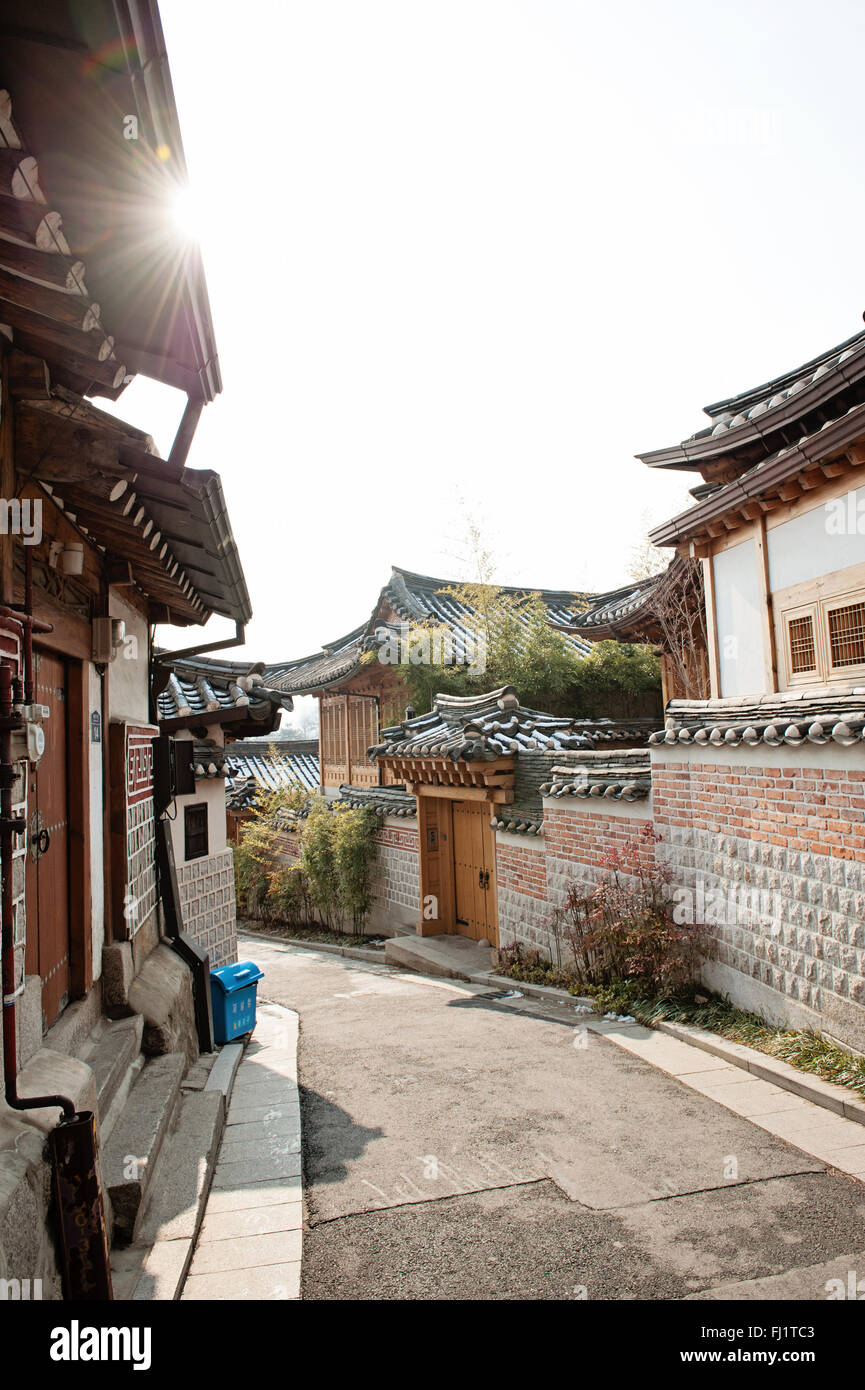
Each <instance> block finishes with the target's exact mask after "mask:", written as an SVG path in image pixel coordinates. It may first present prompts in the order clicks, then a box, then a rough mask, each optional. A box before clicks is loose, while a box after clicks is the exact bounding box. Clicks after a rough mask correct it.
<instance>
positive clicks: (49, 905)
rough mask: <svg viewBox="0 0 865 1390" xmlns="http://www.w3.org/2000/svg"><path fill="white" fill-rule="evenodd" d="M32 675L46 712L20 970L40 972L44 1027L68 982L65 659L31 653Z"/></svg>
mask: <svg viewBox="0 0 865 1390" xmlns="http://www.w3.org/2000/svg"><path fill="white" fill-rule="evenodd" d="M34 676H35V687H36V689H35V699H36V703H37V704H40V705H46V706H47V707H48V710H49V715H48V718H47V719H46V721H45V752H44V754H43V755H42V759H41V761H40V763H39V767H38V768H37V769H36V771H35V772H34V771H33V770H32V769H31V772H30V788H29V795H28V799H27V817H28V819H27V883H26V894H27V896H26V909H25V911H26V926H27V948H26V953H25V969H26V971H27V974H29V975H39V976H40V977H41V980H42V1015H43V1027H45V1028H50V1027H51V1024H52V1023H54V1021H55V1019H56V1018H57V1016H58V1014H59V1013H60V1012H61V1010H62V1009H63V1008H64V1007H65V1005H66V1003H67V1002H68V999H69V983H70V971H69V954H70V937H69V798H68V786H67V761H66V747H67V685H68V682H67V670H66V663H65V662H64V661H63V659H62V658H61V657H57V656H54V655H53V654H51V653H49V652H36V653H35V654H34Z"/></svg>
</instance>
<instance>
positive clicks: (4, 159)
mask: <svg viewBox="0 0 865 1390" xmlns="http://www.w3.org/2000/svg"><path fill="white" fill-rule="evenodd" d="M184 181H185V170H184V160H183V147H182V142H181V139H180V132H179V129H178V123H177V113H176V110H175V107H174V101H173V96H172V91H171V79H170V74H169V72H168V67H167V62H166V58H165V47H164V40H163V38H162V32H161V27H160V22H159V15H158V11H157V9H156V5H155V4H154V3H152V2H151V0H144V3H142V4H137V5H135V6H131V5H126V4H125V3H114V0H88V4H87V5H86V6H81V5H76V4H73V3H72V2H71V0H68V3H67V0H53V2H52V3H47V0H46V2H45V3H42V0H33V2H32V3H31V4H30V5H28V6H27V7H26V15H25V13H24V9H23V8H22V6H21V5H20V4H11V3H7V2H6V0H0V862H2V881H3V893H2V957H3V994H4V1010H3V1014H4V1041H3V1062H4V1083H5V1084H4V1094H3V1098H2V1099H0V1278H2V1279H5V1280H9V1281H11V1282H10V1283H8V1284H6V1285H4V1287H6V1288H7V1289H17V1290H18V1291H19V1292H20V1291H21V1289H22V1287H27V1288H36V1287H37V1285H36V1284H35V1283H34V1281H40V1283H39V1285H38V1287H39V1294H38V1295H36V1296H41V1297H43V1298H52V1297H57V1296H59V1295H60V1292H61V1277H60V1276H61V1272H63V1271H65V1273H64V1279H65V1291H66V1293H67V1295H69V1296H72V1295H74V1296H76V1297H93V1296H103V1297H104V1296H106V1295H107V1292H108V1284H107V1279H108V1275H107V1270H106V1269H105V1268H104V1261H103V1262H102V1263H101V1264H100V1260H99V1258H98V1252H99V1250H100V1248H104V1237H105V1233H103V1235H102V1236H100V1234H99V1233H98V1232H97V1231H95V1230H91V1229H88V1231H87V1233H86V1234H87V1239H88V1240H89V1241H90V1246H89V1248H90V1252H91V1256H92V1259H90V1261H89V1264H87V1265H86V1266H85V1264H84V1263H83V1262H82V1261H81V1260H80V1259H79V1260H78V1261H77V1263H76V1262H75V1260H74V1259H72V1258H71V1256H70V1248H72V1254H73V1255H74V1247H75V1242H76V1240H78V1239H79V1236H77V1235H76V1232H75V1228H74V1223H72V1224H71V1225H70V1224H69V1222H68V1221H67V1219H66V1216H67V1214H68V1213H66V1212H65V1210H64V1209H62V1208H61V1209H59V1210H58V1209H57V1208H55V1207H54V1206H53V1200H52V1197H51V1187H50V1177H51V1168H50V1165H49V1164H48V1163H47V1162H46V1160H45V1139H46V1136H48V1138H49V1142H50V1144H51V1146H52V1149H54V1146H55V1142H59V1141H58V1136H59V1135H62V1134H65V1133H66V1132H67V1131H66V1129H65V1126H66V1123H67V1121H70V1120H71V1118H73V1117H82V1116H88V1115H92V1116H93V1117H94V1118H93V1121H92V1122H90V1121H88V1122H87V1124H90V1123H92V1125H93V1131H92V1132H93V1133H95V1135H96V1136H97V1137H98V1139H99V1142H100V1145H101V1156H102V1157H101V1173H102V1177H103V1179H104V1192H105V1193H107V1197H108V1199H110V1200H106V1201H105V1203H104V1206H103V1208H101V1209H104V1210H105V1212H106V1219H107V1236H108V1238H112V1237H113V1238H115V1239H116V1240H118V1241H129V1240H133V1239H134V1238H135V1233H136V1231H137V1229H138V1227H139V1224H140V1219H141V1216H142V1213H144V1212H145V1210H146V1206H147V1200H148V1193H149V1192H150V1191H151V1186H150V1185H151V1183H152V1182H153V1179H154V1174H155V1173H156V1172H157V1171H158V1165H157V1159H158V1158H159V1157H160V1153H161V1150H162V1144H163V1140H164V1138H165V1135H166V1134H167V1132H168V1131H169V1129H170V1128H171V1127H172V1126H176V1125H179V1126H183V1125H184V1124H185V1123H186V1122H187V1120H186V1119H185V1118H184V1117H185V1116H186V1114H187V1112H186V1111H185V1110H184V1108H183V1107H184V1105H185V1101H184V1100H183V1097H182V1093H181V1086H182V1083H183V1078H184V1075H185V1073H186V1071H187V1069H188V1067H189V1066H190V1064H191V1063H193V1062H194V1060H195V1058H196V1057H197V1055H198V1052H199V1048H200V1047H209V1046H210V1045H211V1043H210V1036H211V1035H210V1023H209V1017H208V1009H207V998H208V996H209V990H208V976H207V970H208V957H207V952H206V950H202V948H201V947H200V946H199V945H197V944H196V941H195V940H194V939H193V938H192V937H191V936H190V935H189V934H188V933H187V932H186V931H185V930H184V927H185V926H190V927H191V928H192V930H193V931H194V932H196V933H197V934H198V936H199V939H200V940H203V941H205V942H207V940H208V927H207V923H206V922H205V923H204V924H203V925H202V924H201V923H200V922H198V923H197V922H196V919H195V905H194V903H193V902H192V900H191V897H190V898H189V899H188V900H187V902H186V904H185V906H184V908H183V910H182V911H181V909H180V907H179V906H178V896H179V894H178V886H177V883H176V881H175V875H174V872H173V864H172V860H171V853H170V851H171V846H172V835H171V833H169V827H168V820H167V819H166V818H170V817H172V816H174V817H176V815H177V811H178V807H177V806H176V804H175V799H176V798H177V797H178V795H179V793H180V792H181V790H182V784H181V782H180V781H179V780H178V778H179V774H180V772H181V771H182V767H181V760H179V759H178V758H177V757H169V756H168V755H167V754H168V750H169V749H170V748H171V747H172V746H174V745H172V744H170V741H169V739H168V738H163V737H161V736H160V722H159V719H158V711H157V703H158V698H157V688H156V687H155V686H154V683H153V681H152V675H153V662H152V641H153V632H154V628H155V626H156V625H157V624H161V623H164V624H171V625H173V626H175V627H178V626H179V627H198V626H200V625H201V624H203V623H205V622H206V621H207V620H208V618H209V617H210V616H211V614H213V613H218V614H221V615H223V616H225V617H227V618H229V619H230V620H231V622H233V623H234V625H235V630H236V637H237V640H238V641H239V640H242V634H243V629H244V626H245V624H246V623H247V622H248V620H249V618H250V615H251V608H250V602H249V595H248V593H247V590H246V585H245V581H244V578H243V572H242V568H241V565H240V561H239V557H238V554H237V549H236V546H235V543H234V540H233V537H232V533H231V526H230V523H229V520H228V516H227V512H226V508H225V501H224V497H223V493H222V487H221V484H220V480H219V477H218V476H217V475H216V474H215V473H213V472H211V471H209V470H206V469H201V470H199V469H192V468H189V467H187V465H186V459H187V454H188V450H189V445H190V442H191V439H192V435H193V431H194V428H195V424H196V421H197V420H198V417H199V415H200V413H201V411H202V409H203V407H204V406H205V404H206V403H207V402H208V401H210V400H212V399H213V397H214V396H215V394H216V393H217V392H218V391H219V390H220V389H221V382H220V376H219V365H218V360H217V357H216V350H215V346H214V339H213V330H212V325H211V320H210V311H209V307H208V298H207V289H206V286H205V282H204V277H203V273H202V269H201V264H200V261H199V258H198V255H197V252H196V251H195V249H194V248H193V247H191V246H189V245H186V244H181V243H178V242H177V241H176V240H175V239H174V237H173V234H172V232H171V229H170V227H171V224H170V222H169V217H168V210H169V206H170V200H171V197H172V196H173V194H174V193H175V192H176V191H177V190H178V189H179V188H180V187H181V186H182V184H183V182H184ZM137 372H142V373H145V374H146V375H148V376H149V377H151V378H153V379H155V380H156V381H159V382H162V383H165V384H167V385H170V386H173V387H175V388H178V389H179V390H180V391H182V392H183V393H184V394H185V395H186V398H187V403H186V408H185V410H184V413H183V417H182V420H181V423H180V426H179V428H178V431H177V435H176V437H175V440H174V443H173V445H172V447H171V450H170V453H169V456H168V457H167V458H164V459H163V458H161V457H160V456H159V454H158V453H157V451H156V448H155V445H154V442H153V440H152V439H151V438H150V437H149V436H148V435H147V434H146V433H144V432H142V431H141V430H139V429H135V428H133V427H132V426H129V425H126V424H124V423H123V422H122V420H120V419H118V418H117V416H116V415H114V414H110V413H108V412H107V411H105V410H101V409H99V408H98V407H97V406H96V405H95V404H94V403H93V400H92V398H93V397H100V396H101V397H106V398H108V399H109V400H115V399H116V398H117V397H118V396H120V394H121V393H122V392H123V390H124V388H125V386H126V385H127V384H128V382H129V381H130V380H132V378H133V376H134V375H135V373H137ZM211 645H213V644H211ZM229 645H230V644H229ZM194 650H196V649H195V648H192V649H189V650H187V651H185V652H183V653H181V656H189V655H190V651H194ZM178 670H179V671H180V672H181V674H179V675H178V676H177V677H176V679H177V681H178V683H179V685H180V688H181V689H182V690H183V691H184V693H185V695H186V697H187V698H188V700H189V701H190V702H191V701H192V700H193V698H194V697H193V693H192V690H191V688H190V686H189V683H188V682H187V684H186V685H185V686H184V681H185V680H186V668H185V667H181V668H178ZM158 688H159V689H162V687H158ZM251 693H252V694H253V695H256V693H257V687H256V688H255V689H254V690H253V691H252V692H251ZM216 702H217V704H218V705H219V712H218V717H217V718H216V719H213V720H211V719H210V718H209V717H207V716H208V714H210V713H211V712H210V711H204V712H202V711H200V710H198V709H195V710H194V718H193V719H192V720H191V721H189V722H188V728H189V730H190V733H191V737H192V739H193V740H194V739H197V738H198V734H197V733H196V730H199V728H201V729H203V730H204V731H205V733H206V732H207V731H208V730H213V729H219V730H220V735H219V739H220V740H221V738H222V733H221V730H222V727H223V726H224V725H228V726H229V727H231V728H235V729H239V728H240V727H242V726H243V724H244V720H245V721H246V728H247V729H251V728H252V727H255V728H256V729H263V728H268V727H272V721H273V719H274V711H275V710H276V709H277V708H278V706H279V704H280V703H283V702H284V699H283V697H282V696H277V697H274V699H272V700H271V699H270V698H269V697H265V698H263V699H262V700H261V701H260V702H256V701H254V700H253V701H252V702H251V703H250V704H249V705H248V706H247V707H245V708H244V711H243V712H242V713H241V715H240V717H239V718H238V717H237V706H238V704H239V701H238V699H237V697H236V696H234V695H232V692H231V688H230V686H226V689H225V691H224V693H222V694H221V693H220V692H217V693H216ZM205 703H206V702H205ZM259 706H260V707H261V713H262V715H263V722H258V721H257V720H256V718H255V715H256V714H257V713H258V712H259ZM192 708H193V706H192V704H191V703H190V709H192ZM250 711H251V717H250ZM164 713H165V715H166V721H165V722H166V725H167V726H169V731H170V732H171V733H173V734H175V735H176V736H177V737H176V739H175V744H176V745H179V743H180V738H179V735H180V731H181V726H183V724H184V718H185V716H184V715H182V714H181V713H180V711H179V710H178V709H177V708H175V709H174V710H173V711H172V710H171V709H170V708H168V707H165V708H164ZM172 721H173V723H172ZM217 741H219V740H217ZM197 751H198V750H194V753H193V757H196V753H197ZM214 756H215V755H214ZM200 757H201V762H200V764H199V762H198V761H197V760H196V762H194V763H193V764H192V771H193V774H194V770H195V768H196V767H197V766H199V765H200V766H203V767H206V769H207V770H208V771H209V768H210V763H211V757H210V755H209V754H208V760H207V763H206V764H205V763H204V761H203V760H204V757H205V752H204V750H201V752H200ZM187 767H189V764H187ZM192 790H193V794H195V786H193V789H192ZM199 799H200V800H201V801H204V800H206V799H207V797H206V795H205V794H202V795H201V796H200V797H199ZM180 800H181V825H183V823H184V817H183V815H182V797H181V798H180ZM196 834H197V835H198V837H199V838H198V841H197V843H198V844H199V845H200V844H201V838H200V837H201V827H200V825H192V826H190V841H189V843H190V844H192V843H194V842H195V836H196ZM142 1086H143V1087H144V1091H142V1090H141V1087H142ZM145 1092H147V1095H148V1097H149V1100H148V1104H150V1105H153V1106H155V1110H154V1114H155V1115H156V1116H157V1123H156V1124H155V1126H154V1128H153V1132H152V1134H151V1137H150V1139H149V1140H148V1141H147V1146H146V1148H147V1151H146V1152H143V1151H142V1149H141V1148H140V1147H137V1145H138V1141H137V1140H136V1141H135V1142H134V1143H133V1139H132V1137H131V1133H130V1125H132V1126H133V1129H134V1124H133V1122H134V1119H135V1114H136V1110H137V1108H140V1105H141V1103H142V1102H141V1097H142V1096H143V1095H144V1093H145ZM204 1109H205V1110H206V1116H204V1115H200V1116H199V1119H200V1120H201V1119H206V1122H207V1124H210V1125H211V1126H212V1128H213V1133H218V1126H219V1124H220V1123H221V1116H220V1112H219V1107H218V1106H216V1105H213V1106H210V1103H209V1102H208V1103H207V1104H206V1105H205V1107H204ZM61 1115H62V1117H63V1118H62V1123H60V1124H58V1119H59V1118H60V1117H61ZM81 1123H82V1124H84V1120H82V1121H81ZM205 1127H206V1126H205ZM139 1132H140V1131H139ZM130 1153H135V1154H136V1156H137V1159H138V1160H139V1164H138V1167H137V1168H136V1176H134V1177H132V1178H130V1176H129V1174H128V1173H126V1172H125V1165H124V1156H127V1157H128V1155H129V1154H130ZM91 1170H92V1164H91ZM155 1190H156V1188H153V1191H155ZM89 1210H91V1211H96V1210H97V1207H96V1205H94V1206H93V1207H91V1208H90V1209H89ZM60 1236H62V1239H60ZM100 1241H101V1242H102V1245H100ZM61 1252H63V1253H64V1254H65V1255H66V1256H70V1259H69V1260H68V1261H67V1262H66V1263H64V1261H63V1260H61ZM79 1254H80V1251H79ZM73 1268H74V1269H77V1271H78V1275H79V1276H80V1277H79V1278H77V1280H76V1282H75V1283H74V1284H72V1285H70V1283H69V1280H70V1277H71V1275H70V1271H71V1270H72V1269H73ZM88 1270H89V1273H88V1272H87V1271H88ZM145 1282H146V1281H145ZM150 1282H151V1285H152V1287H153V1289H154V1290H155V1288H156V1284H155V1282H154V1281H150ZM127 1292H131V1287H130V1289H129V1290H128V1291H127ZM12 1296H15V1294H14V1292H13V1294H12ZM148 1296H154V1294H153V1293H151V1294H149V1295H148ZM160 1296H170V1294H166V1292H165V1290H164V1289H163V1291H162V1293H161V1294H160Z"/></svg>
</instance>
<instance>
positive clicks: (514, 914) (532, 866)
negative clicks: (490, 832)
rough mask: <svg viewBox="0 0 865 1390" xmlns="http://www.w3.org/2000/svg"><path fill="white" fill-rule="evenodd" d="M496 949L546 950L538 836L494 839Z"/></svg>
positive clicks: (544, 878)
mask: <svg viewBox="0 0 865 1390" xmlns="http://www.w3.org/2000/svg"><path fill="white" fill-rule="evenodd" d="M496 895H497V901H498V911H499V945H500V946H509V945H511V944H512V943H513V942H515V941H520V942H522V943H523V944H524V945H526V946H534V947H537V948H538V949H539V950H541V951H544V952H546V951H548V950H549V933H548V930H547V918H548V917H549V912H550V908H549V904H548V903H547V865H546V858H545V855H544V841H543V838H542V837H538V836H534V835H532V836H523V835H519V836H517V835H503V834H501V833H499V834H497V835H496Z"/></svg>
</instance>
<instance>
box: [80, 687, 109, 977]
mask: <svg viewBox="0 0 865 1390" xmlns="http://www.w3.org/2000/svg"><path fill="white" fill-rule="evenodd" d="M87 686H88V706H89V708H88V728H87V730H86V732H85V738H87V739H90V727H89V723H90V720H89V716H90V715H91V714H92V713H93V712H94V710H95V711H97V712H98V713H99V714H100V715H101V716H102V742H101V743H93V742H92V741H91V742H90V903H91V917H90V921H91V932H92V942H93V978H94V979H95V980H98V978H99V976H100V975H101V974H102V948H103V946H104V945H105V860H104V857H103V855H104V836H103V833H102V832H103V820H102V810H103V795H102V760H103V757H104V756H105V755H106V748H105V736H106V730H105V722H106V721H105V715H104V711H103V709H102V682H101V680H100V679H99V673H98V671H97V670H96V668H95V667H94V666H92V665H89V666H88V671H87Z"/></svg>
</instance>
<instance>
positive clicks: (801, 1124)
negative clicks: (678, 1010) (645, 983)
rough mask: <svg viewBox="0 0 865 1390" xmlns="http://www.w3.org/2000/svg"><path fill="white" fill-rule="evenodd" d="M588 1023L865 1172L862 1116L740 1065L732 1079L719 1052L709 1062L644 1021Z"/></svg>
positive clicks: (761, 1121)
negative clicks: (837, 1109)
mask: <svg viewBox="0 0 865 1390" xmlns="http://www.w3.org/2000/svg"><path fill="white" fill-rule="evenodd" d="M585 1026H586V1028H587V1029H588V1030H589V1031H590V1032H593V1033H599V1034H601V1035H602V1036H603V1037H604V1038H606V1039H607V1040H608V1041H610V1042H612V1043H615V1044H616V1046H617V1047H621V1048H622V1049H623V1050H624V1051H626V1052H629V1053H631V1054H632V1055H634V1056H637V1057H640V1058H641V1059H642V1060H643V1061H645V1062H650V1063H651V1064H652V1065H653V1066H656V1067H658V1068H659V1069H660V1070H661V1071H665V1072H667V1073H668V1074H669V1075H671V1076H674V1077H675V1078H676V1080H677V1081H680V1082H681V1083H682V1085H683V1086H688V1087H689V1088H690V1089H691V1090H694V1091H698V1092H699V1093H700V1095H703V1096H706V1097H707V1098H708V1099H710V1100H715V1101H717V1102H718V1104H719V1105H723V1106H725V1107H726V1108H727V1109H728V1110H732V1111H733V1112H734V1113H735V1114H737V1115H741V1116H742V1117H743V1118H744V1119H747V1120H750V1121H751V1123H752V1124H755V1125H757V1126H759V1128H760V1129H762V1130H765V1131H766V1132H767V1133H768V1134H772V1135H774V1137H775V1138H776V1139H782V1140H783V1141H784V1142H785V1143H787V1144H792V1145H794V1146H795V1147H796V1148H797V1149H801V1150H802V1152H803V1153H806V1154H809V1155H810V1156H811V1157H813V1158H816V1159H819V1160H820V1161H821V1162H823V1163H829V1164H830V1165H831V1166H832V1167H833V1168H837V1169H838V1170H839V1171H840V1172H843V1173H847V1174H849V1175H850V1176H851V1177H855V1178H860V1179H863V1178H865V1161H863V1155H865V1145H863V1143H862V1126H861V1124H859V1123H858V1120H852V1119H847V1118H845V1117H844V1116H842V1115H840V1114H837V1113H835V1112H834V1111H832V1110H827V1109H826V1108H825V1107H824V1106H823V1105H822V1104H815V1103H814V1102H813V1101H810V1100H806V1099H805V1098H804V1097H803V1096H799V1095H796V1094H794V1093H793V1092H792V1091H790V1090H788V1089H787V1088H786V1087H781V1086H776V1085H774V1084H773V1082H772V1081H771V1080H764V1079H762V1078H761V1077H760V1076H757V1075H754V1074H752V1073H750V1072H748V1073H746V1072H743V1071H739V1080H738V1081H735V1080H731V1078H730V1076H729V1072H728V1070H727V1067H726V1065H725V1064H724V1061H723V1059H722V1058H721V1057H718V1058H716V1061H717V1064H718V1065H717V1066H716V1067H714V1068H712V1067H707V1066H706V1059H707V1058H708V1057H710V1056H711V1055H712V1054H710V1053H707V1052H705V1051H704V1050H703V1049H702V1048H698V1047H695V1046H692V1045H691V1044H690V1043H687V1042H685V1041H684V1040H682V1039H680V1038H673V1037H670V1036H669V1035H668V1034H664V1033H657V1032H654V1031H653V1030H652V1029H649V1028H644V1027H643V1026H642V1025H641V1024H636V1023H619V1022H615V1021H613V1020H611V1019H602V1020H598V1021H595V1020H591V1019H589V1020H587V1021H586V1024H585ZM653 1039H654V1040H655V1041H653ZM836 1089H837V1088H836Z"/></svg>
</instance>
